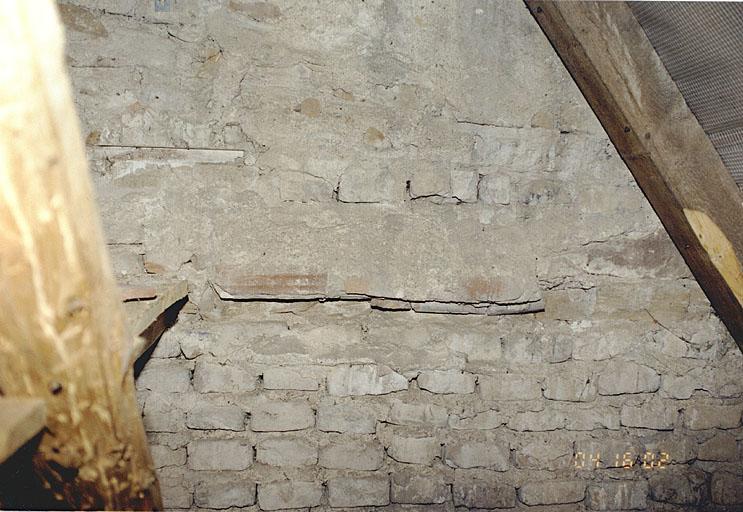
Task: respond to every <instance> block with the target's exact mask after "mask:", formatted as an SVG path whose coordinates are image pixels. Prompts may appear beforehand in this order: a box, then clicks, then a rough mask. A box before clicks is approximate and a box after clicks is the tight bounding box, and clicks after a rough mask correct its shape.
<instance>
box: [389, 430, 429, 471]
mask: <svg viewBox="0 0 743 512" xmlns="http://www.w3.org/2000/svg"><path fill="white" fill-rule="evenodd" d="M387 454H388V455H389V456H390V457H392V458H393V459H395V460H396V461H398V462H407V463H411V464H425V465H427V466H430V465H431V464H433V461H434V459H435V458H436V457H439V456H440V455H441V445H440V444H439V442H438V440H436V438H435V437H403V436H399V435H395V436H393V437H392V440H391V441H390V446H389V448H388V449H387Z"/></svg>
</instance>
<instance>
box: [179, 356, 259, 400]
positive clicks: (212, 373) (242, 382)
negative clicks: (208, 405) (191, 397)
mask: <svg viewBox="0 0 743 512" xmlns="http://www.w3.org/2000/svg"><path fill="white" fill-rule="evenodd" d="M255 383H256V376H255V375H254V374H253V373H251V372H248V371H247V370H246V369H244V368H240V367H237V366H226V365H221V364H217V363H212V362H209V361H197V362H196V365H195V366H194V372H193V387H194V389H195V390H196V391H198V392H199V393H241V392H245V391H253V390H255Z"/></svg>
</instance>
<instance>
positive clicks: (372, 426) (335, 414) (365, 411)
mask: <svg viewBox="0 0 743 512" xmlns="http://www.w3.org/2000/svg"><path fill="white" fill-rule="evenodd" d="M376 427H377V418H376V415H375V413H374V412H373V411H372V410H370V409H369V408H368V407H364V406H362V405H359V404H354V403H345V404H329V403H325V404H320V405H319V406H318V408H317V429H318V430H322V431H323V432H340V433H349V434H373V433H374V432H375V431H376Z"/></svg>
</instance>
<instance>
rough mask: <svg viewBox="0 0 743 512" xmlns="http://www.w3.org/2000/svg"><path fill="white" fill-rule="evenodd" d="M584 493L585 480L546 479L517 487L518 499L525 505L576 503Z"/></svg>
mask: <svg viewBox="0 0 743 512" xmlns="http://www.w3.org/2000/svg"><path fill="white" fill-rule="evenodd" d="M585 494H586V482H583V481H579V480H571V481H559V480H547V481H542V482H529V483H527V484H524V485H522V486H521V488H519V501H521V503H524V504H525V505H556V504H560V503H578V502H581V501H583V498H584V497H585Z"/></svg>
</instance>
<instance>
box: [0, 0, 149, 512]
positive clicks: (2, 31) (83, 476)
mask: <svg viewBox="0 0 743 512" xmlns="http://www.w3.org/2000/svg"><path fill="white" fill-rule="evenodd" d="M64 62H65V61H64V52H63V34H62V28H61V24H60V22H59V19H58V16H57V11H56V6H55V4H54V2H53V1H52V0H34V1H31V0H5V1H3V2H2V9H0V290H2V293H0V389H2V392H3V394H4V395H6V396H14V397H35V398H40V399H42V400H43V401H44V402H45V404H46V409H47V421H46V427H47V428H46V429H45V431H44V434H43V435H42V437H41V439H40V442H39V445H38V449H37V450H36V452H35V453H34V455H33V457H34V461H33V467H34V470H35V472H36V476H37V478H38V480H39V482H40V487H39V489H37V490H36V491H35V493H34V494H35V495H48V498H49V500H50V502H51V503H50V504H49V506H48V507H45V508H55V509H56V508H66V509H69V508H72V509H117V510H122V509H159V508H162V503H161V499H160V492H159V488H158V484H157V480H156V477H155V471H154V468H153V464H152V460H151V458H150V454H149V451H148V449H147V444H146V438H145V434H144V428H143V425H142V421H141V416H140V410H139V407H138V405H137V402H136V399H135V395H134V380H133V378H132V371H131V369H130V368H124V365H123V363H122V361H123V360H125V358H124V355H125V354H126V352H127V351H129V350H131V345H132V336H131V335H129V333H128V332H127V329H126V326H125V323H124V312H123V308H122V305H121V302H120V298H119V295H118V291H117V289H116V286H115V283H114V280H113V275H112V272H111V269H110V264H109V260H108V255H107V253H106V250H105V246H104V242H103V236H102V230H101V226H100V221H99V217H98V212H97V210H96V208H95V204H94V201H93V195H92V190H91V188H92V187H91V183H90V179H89V175H88V170H87V164H86V159H85V153H84V150H83V144H82V139H81V137H80V130H79V126H78V121H77V116H76V114H75V110H74V106H73V103H72V95H71V91H70V86H69V81H68V78H67V73H66V70H65V63H64ZM122 375H123V378H122ZM33 497H34V498H37V499H38V496H33Z"/></svg>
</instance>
